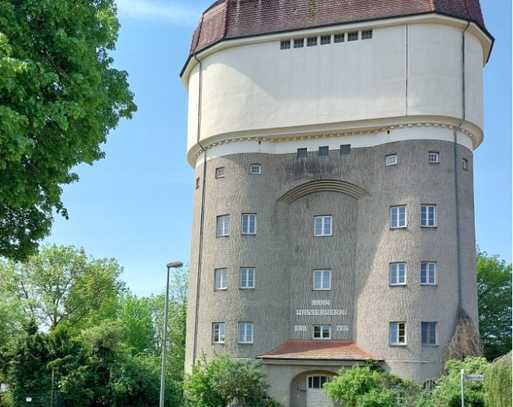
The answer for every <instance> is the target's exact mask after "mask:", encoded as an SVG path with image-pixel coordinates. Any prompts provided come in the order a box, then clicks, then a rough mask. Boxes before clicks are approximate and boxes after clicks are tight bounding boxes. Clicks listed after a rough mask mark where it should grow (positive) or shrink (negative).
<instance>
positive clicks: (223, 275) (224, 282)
mask: <svg viewBox="0 0 513 407" xmlns="http://www.w3.org/2000/svg"><path fill="white" fill-rule="evenodd" d="M218 275H219V276H220V278H219V282H220V284H219V287H218V286H217V281H218V279H217V276H218ZM227 289H228V269H227V268H226V267H220V268H216V269H214V290H215V291H226V290H227Z"/></svg>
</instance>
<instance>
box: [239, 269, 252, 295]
mask: <svg viewBox="0 0 513 407" xmlns="http://www.w3.org/2000/svg"><path fill="white" fill-rule="evenodd" d="M249 274H252V279H251V281H252V282H253V284H252V285H249V284H248V282H249V281H250V279H249V278H248V277H249ZM244 280H246V284H245V285H244V284H243V282H244ZM255 287H256V268H255V267H241V268H240V270H239V288H240V289H241V290H251V289H254V288H255Z"/></svg>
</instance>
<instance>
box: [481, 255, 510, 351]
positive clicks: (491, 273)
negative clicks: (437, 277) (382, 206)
mask: <svg viewBox="0 0 513 407" xmlns="http://www.w3.org/2000/svg"><path fill="white" fill-rule="evenodd" d="M477 287H478V301H479V331H480V335H481V343H482V345H483V351H484V355H485V356H486V358H487V359H488V360H493V359H495V358H497V357H499V356H501V355H504V354H506V353H508V352H509V351H511V264H506V262H505V261H504V260H500V259H499V258H498V257H497V256H489V255H488V254H487V253H485V252H479V254H478V258H477Z"/></svg>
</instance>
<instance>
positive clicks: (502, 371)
mask: <svg viewBox="0 0 513 407" xmlns="http://www.w3.org/2000/svg"><path fill="white" fill-rule="evenodd" d="M484 386H485V389H486V396H485V400H486V406H487V407H510V406H511V405H512V404H511V352H510V353H508V354H507V355H505V356H503V357H501V358H500V359H498V360H496V361H495V362H494V363H492V364H491V365H490V367H489V368H488V370H487V371H486V377H485V383H484Z"/></svg>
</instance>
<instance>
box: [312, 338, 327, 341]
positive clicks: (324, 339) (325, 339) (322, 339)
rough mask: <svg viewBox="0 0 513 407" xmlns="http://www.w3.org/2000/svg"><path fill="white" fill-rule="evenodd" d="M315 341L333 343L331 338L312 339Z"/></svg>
mask: <svg viewBox="0 0 513 407" xmlns="http://www.w3.org/2000/svg"><path fill="white" fill-rule="evenodd" d="M312 340H313V341H331V338H312Z"/></svg>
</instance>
